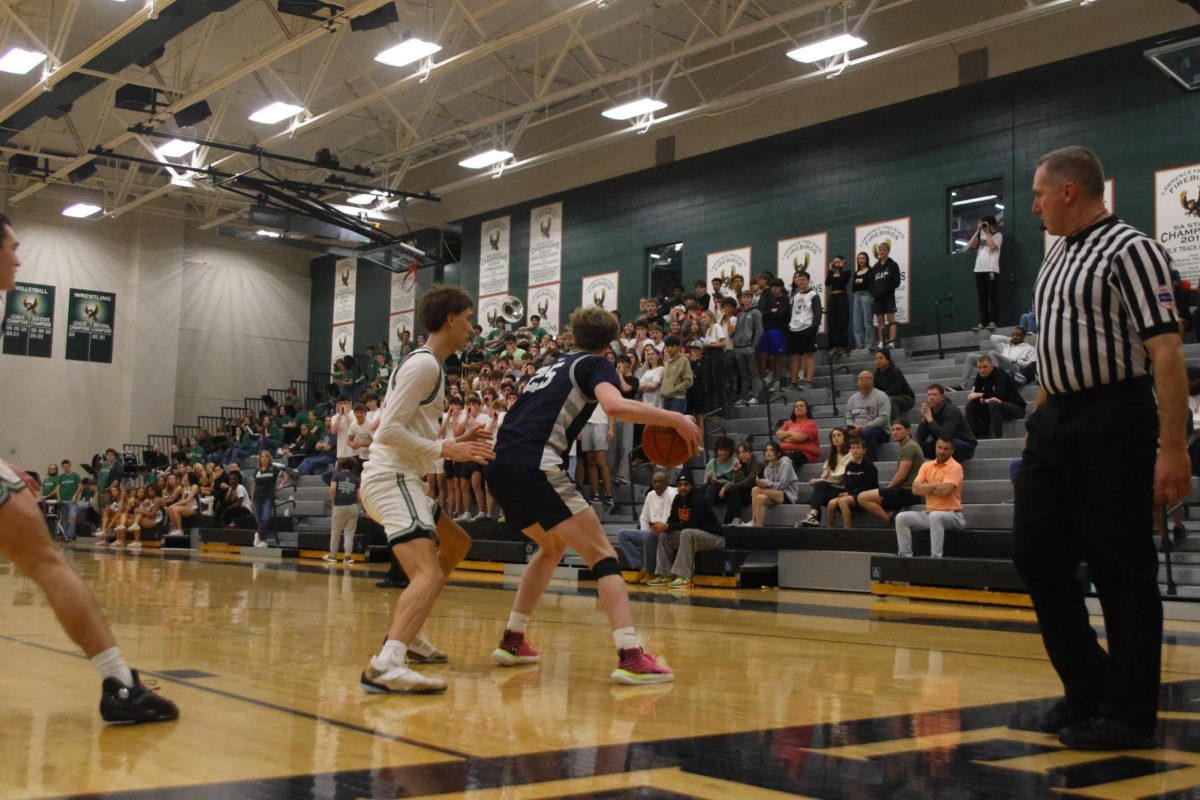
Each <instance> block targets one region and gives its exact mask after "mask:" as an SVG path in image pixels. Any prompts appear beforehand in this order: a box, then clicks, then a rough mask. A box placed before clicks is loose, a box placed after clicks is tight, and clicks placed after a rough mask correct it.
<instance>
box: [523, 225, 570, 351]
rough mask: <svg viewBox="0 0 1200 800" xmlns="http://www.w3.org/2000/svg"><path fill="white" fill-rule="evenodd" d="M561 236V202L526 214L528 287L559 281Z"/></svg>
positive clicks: (560, 277) (560, 278)
mask: <svg viewBox="0 0 1200 800" xmlns="http://www.w3.org/2000/svg"><path fill="white" fill-rule="evenodd" d="M562 236H563V216H562V203H561V202H558V203H551V204H550V205H548V206H539V207H538V208H535V209H533V210H532V211H530V212H529V286H542V285H545V284H550V283H558V282H559V281H561V280H562ZM546 330H550V329H549V328H546Z"/></svg>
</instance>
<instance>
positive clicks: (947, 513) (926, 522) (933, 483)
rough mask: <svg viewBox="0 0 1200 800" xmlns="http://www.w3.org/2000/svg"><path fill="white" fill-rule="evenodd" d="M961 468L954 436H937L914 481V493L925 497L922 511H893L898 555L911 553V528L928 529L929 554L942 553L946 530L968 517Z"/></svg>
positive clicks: (958, 527)
mask: <svg viewBox="0 0 1200 800" xmlns="http://www.w3.org/2000/svg"><path fill="white" fill-rule="evenodd" d="M962 486H963V468H962V464H959V463H958V462H957V461H955V460H954V440H953V439H951V438H950V437H948V436H941V437H938V440H937V456H936V458H935V460H933V461H926V462H925V463H924V464H922V465H921V469H920V471H919V472H918V473H917V479H916V481H914V482H913V487H912V490H913V494H915V495H918V496H922V497H924V498H925V510H924V511H901V512H900V513H899V514H897V515H896V542H897V544H898V545H899V548H900V555H902V556H911V555H912V554H913V549H912V531H913V530H914V529H915V530H919V531H923V530H928V531H929V554H930V555H931V556H933V557H934V558H941V557H942V543H943V541H945V538H946V531H948V530H951V531H960V530H962V529H963V528H965V527H966V525H967V521H966V519H965V518H964V517H963V513H962Z"/></svg>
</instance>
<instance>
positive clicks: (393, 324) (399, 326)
mask: <svg viewBox="0 0 1200 800" xmlns="http://www.w3.org/2000/svg"><path fill="white" fill-rule="evenodd" d="M416 321H417V312H415V311H413V310H411V309H409V310H408V311H399V312H397V313H394V314H391V315H390V316H388V347H389V348H390V349H391V351H392V358H394V359H398V358H399V357H400V338H401V337H400V334H402V333H404V332H405V331H407V332H408V337H409V338H408V341H409V342H410V343H411V344H412V345H413V346H414V347H415V346H416V343H417V332H416V331H415V330H414V327H415V325H416Z"/></svg>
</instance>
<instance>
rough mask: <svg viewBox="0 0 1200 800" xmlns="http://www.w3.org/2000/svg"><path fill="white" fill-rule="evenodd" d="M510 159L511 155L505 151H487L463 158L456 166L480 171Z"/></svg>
mask: <svg viewBox="0 0 1200 800" xmlns="http://www.w3.org/2000/svg"><path fill="white" fill-rule="evenodd" d="M512 157H513V154H512V153H510V152H508V151H507V150H488V151H487V152H486V153H476V154H475V155H473V156H471V157H470V158H464V159H463V160H462V161H460V162H458V165H459V166H460V167H466V168H467V169H482V168H483V167H490V166H492V165H493V164H499V163H501V162H502V161H508V160H509V159H510V158H512Z"/></svg>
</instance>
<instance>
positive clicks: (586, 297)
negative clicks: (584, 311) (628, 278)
mask: <svg viewBox="0 0 1200 800" xmlns="http://www.w3.org/2000/svg"><path fill="white" fill-rule="evenodd" d="M620 285H621V273H619V272H606V273H604V274H603V275H588V276H587V277H585V278H584V279H583V287H582V290H581V294H580V295H579V305H580V306H581V307H583V308H588V307H590V306H600V307H601V308H603V309H604V310H605V311H616V310H617V306H618V302H617V301H618V299H619V297H620V295H619V293H618V291H617V287H619V286H620Z"/></svg>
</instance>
